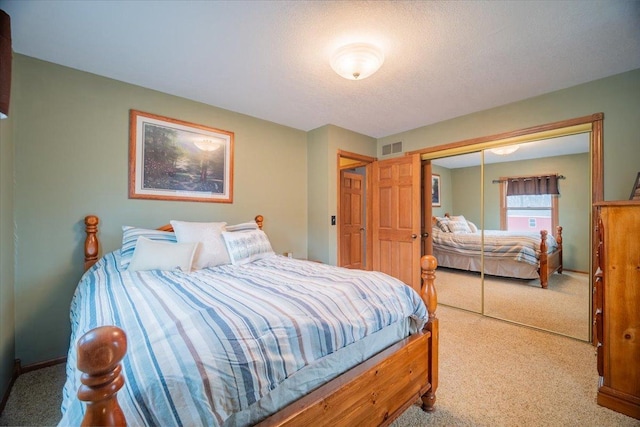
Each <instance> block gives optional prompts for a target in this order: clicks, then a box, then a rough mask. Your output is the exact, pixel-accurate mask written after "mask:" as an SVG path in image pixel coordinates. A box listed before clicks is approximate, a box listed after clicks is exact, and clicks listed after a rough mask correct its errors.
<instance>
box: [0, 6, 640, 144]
mask: <svg viewBox="0 0 640 427" xmlns="http://www.w3.org/2000/svg"><path fill="white" fill-rule="evenodd" d="M0 8H2V9H3V10H5V11H6V12H7V13H8V14H9V15H10V16H11V20H12V32H13V49H14V51H15V52H18V53H20V54H24V55H28V56H32V57H35V58H39V59H43V60H46V61H50V62H53V63H57V64H62V65H65V66H68V67H71V68H76V69H79V70H84V71H88V72H91V73H95V74H98V75H102V76H106V77H110V78H114V79H117V80H121V81H124V82H128V83H132V84H136V85H139V86H143V87H147V88H151V89H155V90H158V91H162V92H166V93H169V94H173V95H178V96H181V97H185V98H188V99H192V100H196V101H200V102H203V103H206V104H210V105H214V106H217V107H222V108H225V109H229V110H232V111H236V112H240V113H244V114H248V115H250V116H254V117H258V118H262V119H265V120H269V121H272V122H276V123H280V124H283V125H287V126H291V127H294V128H298V129H302V130H305V131H308V130H311V129H315V128H317V127H320V126H323V125H325V124H334V125H337V126H340V127H343V128H346V129H350V130H353V131H356V132H360V133H363V134H365V135H369V136H372V137H382V136H387V135H390V134H394V133H397V132H401V131H405V130H409V129H413V128H416V127H420V126H424V125H427V124H431V123H435V122H439V121H442V120H446V119H450V118H454V117H458V116H461V115H464V114H469V113H472V112H475V111H480V110H484V109H487V108H491V107H495V106H498V105H503V104H506V103H510V102H514V101H518V100H521V99H525V98H529V97H532V96H536V95H540V94H543V93H547V92H551V91H554V90H558V89H563V88H566V87H570V86H574V85H577V84H580V83H584V82H587V81H591V80H595V79H598V78H602V77H606V76H610V75H613V74H618V73H621V72H625V71H629V70H633V69H637V68H640V24H639V23H640V2H638V1H625V0H617V1H610V0H608V1H573V0H572V1H552V2H539V1H533V2H531V1H507V2H503V1H491V2H488V1H470V2H467V1H457V2H453V1H450V2H449V1H447V2H436V1H429V2H427V1H424V2H384V1H375V2H346V1H345V2H321V1H310V2H306V1H295V2H293V1H292V2H288V1H287V2H283V1H260V2H258V1H256V2H243V1H232V2H220V1H217V2H206V1H198V2H195V1H194V2H190V1H178V2H174V1H158V2H152V1H0ZM356 41H368V42H372V43H375V44H378V45H379V46H380V47H382V49H383V50H384V53H385V57H386V59H385V63H384V65H383V66H382V68H381V69H380V71H378V72H377V73H376V74H374V75H373V76H371V77H369V78H367V79H365V80H361V81H349V80H345V79H343V78H341V77H339V76H338V75H337V74H335V73H334V72H333V70H332V69H331V67H330V65H329V58H330V56H331V54H332V52H333V51H334V50H335V49H336V48H338V47H339V46H341V45H343V44H346V43H349V42H356ZM157 113H160V114H161V113H162V112H157Z"/></svg>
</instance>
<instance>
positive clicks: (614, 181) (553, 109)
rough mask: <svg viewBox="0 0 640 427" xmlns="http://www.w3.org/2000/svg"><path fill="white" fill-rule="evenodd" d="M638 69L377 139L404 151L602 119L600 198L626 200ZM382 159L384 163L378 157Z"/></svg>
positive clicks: (638, 116) (634, 149) (635, 166)
mask: <svg viewBox="0 0 640 427" xmlns="http://www.w3.org/2000/svg"><path fill="white" fill-rule="evenodd" d="M639 93H640V69H637V70H633V71H629V72H626V73H623V74H618V75H615V76H612V77H607V78H604V79H600V80H595V81H592V82H589V83H584V84H581V85H578V86H574V87H571V88H568V89H563V90H559V91H556V92H551V93H548V94H545V95H541V96H537V97H535V98H529V99H526V100H523V101H519V102H515V103H512V104H507V105H503V106H500V107H496V108H492V109H489V110H484V111H480V112H477V113H473V114H469V115H466V116H462V117H458V118H455V119H452V120H447V121H444V122H440V123H435V124H432V125H428V126H423V127H420V128H417V129H413V130H410V131H406V132H402V133H398V134H395V135H389V136H386V137H384V138H380V139H378V153H382V146H383V145H385V144H389V143H391V142H397V141H403V144H404V149H405V151H412V150H418V149H420V148H424V147H432V146H437V145H442V144H447V143H451V142H457V141H463V140H466V139H470V138H475V137H480V136H487V135H495V134H499V133H502V132H508V131H512V130H517V129H524V128H528V127H532V126H537V125H541V124H545V123H552V122H557V121H561V120H566V119H571V118H575V117H582V116H587V115H590V114H593V113H604V197H605V200H620V199H622V200H625V199H628V198H629V193H630V192H631V187H632V185H633V181H634V178H635V177H636V175H637V173H638V172H639V171H640V137H639V135H640V96H638V94H639ZM380 158H381V159H383V158H384V157H382V156H380Z"/></svg>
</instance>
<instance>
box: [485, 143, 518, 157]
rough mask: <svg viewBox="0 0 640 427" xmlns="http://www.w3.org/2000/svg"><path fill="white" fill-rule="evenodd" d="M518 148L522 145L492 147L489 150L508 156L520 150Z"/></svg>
mask: <svg viewBox="0 0 640 427" xmlns="http://www.w3.org/2000/svg"><path fill="white" fill-rule="evenodd" d="M518 148H520V147H518V146H517V145H511V146H509V147H498V148H492V149H490V150H489V151H491V152H492V153H494V154H497V155H499V156H506V155H508V154H511V153H515V152H516V151H517V150H518Z"/></svg>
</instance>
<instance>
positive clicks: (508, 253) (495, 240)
mask: <svg viewBox="0 0 640 427" xmlns="http://www.w3.org/2000/svg"><path fill="white" fill-rule="evenodd" d="M481 232H482V230H478V232H477V233H445V232H443V231H440V230H438V229H437V228H436V227H434V228H433V233H432V235H433V244H434V245H437V247H438V248H441V249H443V250H449V251H452V252H456V253H459V254H463V255H470V256H473V255H479V254H480V251H481V250H484V256H485V257H489V258H501V257H507V258H510V259H513V260H515V261H520V262H526V263H528V264H531V265H538V261H539V259H540V253H539V252H540V239H541V237H540V233H535V232H533V233H525V232H521V231H516V232H514V231H505V230H484V241H483V240H482V234H481ZM557 247H558V243H557V242H556V239H555V237H553V236H552V235H551V234H547V252H548V253H551V252H553V251H555V250H556V249H557Z"/></svg>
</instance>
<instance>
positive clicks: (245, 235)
mask: <svg viewBox="0 0 640 427" xmlns="http://www.w3.org/2000/svg"><path fill="white" fill-rule="evenodd" d="M222 237H223V238H224V242H225V243H226V245H227V251H228V252H229V257H230V258H231V263H232V264H233V265H241V264H246V263H248V262H252V261H256V260H259V259H262V258H266V257H269V256H272V255H275V254H274V252H273V249H272V248H271V243H270V242H269V238H268V237H267V235H266V234H265V232H264V231H262V230H250V231H241V232H229V231H225V232H224V233H222Z"/></svg>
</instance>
